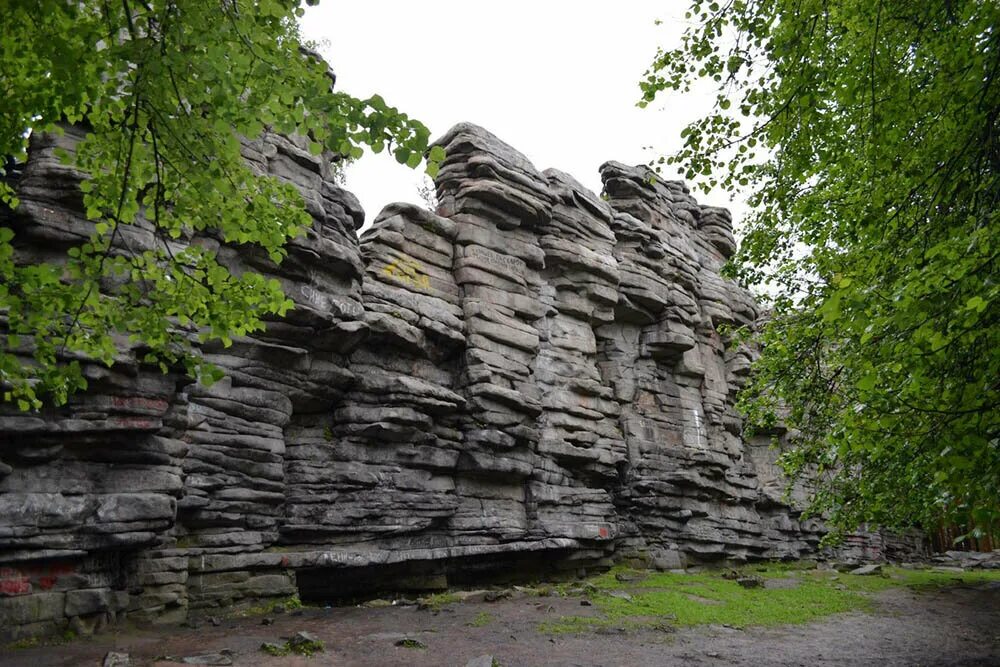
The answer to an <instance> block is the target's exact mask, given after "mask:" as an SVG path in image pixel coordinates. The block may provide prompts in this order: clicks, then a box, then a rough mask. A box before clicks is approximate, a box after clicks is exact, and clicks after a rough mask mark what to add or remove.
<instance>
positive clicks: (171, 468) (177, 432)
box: [0, 124, 821, 638]
mask: <svg viewBox="0 0 1000 667" xmlns="http://www.w3.org/2000/svg"><path fill="white" fill-rule="evenodd" d="M78 139H79V136H77V135H76V134H75V132H74V131H73V130H72V128H71V129H70V131H69V132H68V133H67V134H66V135H65V136H63V137H58V138H57V137H49V136H47V137H40V138H36V139H35V140H34V141H33V145H32V151H31V154H30V159H29V161H28V163H27V164H26V165H25V166H24V168H23V170H22V171H21V172H19V175H18V177H17V179H16V187H17V191H18V196H19V198H20V200H21V202H22V205H21V207H20V208H19V209H18V210H17V212H16V213H12V212H6V213H0V224H4V225H7V226H11V227H13V228H14V230H15V232H16V234H17V236H16V243H17V253H18V258H19V260H20V261H26V262H27V261H40V260H54V259H56V258H58V257H59V256H60V255H61V254H63V253H65V250H66V248H68V247H70V246H71V245H74V244H77V243H80V242H82V241H83V240H85V239H86V238H87V237H88V236H89V235H90V233H92V231H93V228H92V226H91V223H89V222H88V221H86V219H85V218H84V217H83V215H82V213H81V210H82V206H81V200H80V195H79V190H78V183H79V175H78V174H76V173H74V172H72V171H70V170H68V169H67V168H66V167H64V166H62V165H61V163H60V162H59V161H58V160H57V159H56V158H55V157H54V154H53V151H54V149H55V148H56V147H57V146H62V147H64V148H66V149H68V150H72V148H73V146H74V145H75V143H76V141H78ZM438 143H439V144H440V145H442V146H443V147H444V148H445V149H446V151H447V159H446V160H445V162H444V164H443V166H442V169H441V171H440V173H439V175H438V178H437V179H436V186H437V194H438V199H439V202H440V205H439V207H438V210H437V211H435V212H430V211H426V210H422V209H420V208H418V207H415V206H411V205H408V204H393V205H390V206H388V207H386V208H385V209H384V210H383V211H382V212H381V214H380V215H379V216H378V218H377V219H376V221H375V223H374V225H373V226H372V227H371V228H370V229H368V230H367V231H366V232H365V233H364V234H363V235H362V236H361V238H360V240H359V239H358V237H357V232H356V230H357V229H359V228H360V226H361V223H362V222H363V219H364V215H363V212H362V210H361V208H360V206H359V204H358V202H357V200H356V199H355V198H354V196H353V195H351V194H350V193H349V192H347V191H345V190H343V189H341V188H340V187H338V186H337V185H336V184H335V180H334V179H333V178H332V176H331V173H330V171H329V169H330V168H329V162H328V160H326V159H322V158H317V157H314V156H312V155H310V154H309V153H308V152H307V151H304V150H302V148H301V146H299V145H298V144H297V143H296V142H295V141H291V140H288V139H284V138H280V137H273V136H269V137H265V138H264V139H261V140H259V141H257V142H253V143H250V144H247V145H246V146H245V151H244V152H245V155H246V157H247V159H248V160H249V161H250V162H251V164H253V165H254V166H255V168H256V169H258V170H259V171H260V172H261V173H266V174H271V175H274V176H277V177H278V178H281V179H285V180H288V181H290V182H292V183H294V184H295V185H296V186H297V187H298V188H299V189H300V190H301V191H302V193H303V195H304V197H305V201H306V204H307V207H308V210H309V212H310V213H311V214H312V216H313V218H314V224H313V227H312V229H311V230H310V233H309V234H308V235H306V236H304V237H300V238H298V239H295V240H293V241H292V242H291V244H290V247H289V255H288V258H287V259H286V260H285V261H284V262H283V263H282V264H281V265H280V266H275V265H274V264H272V263H271V262H270V261H269V260H268V259H267V258H266V257H265V256H263V255H262V254H254V253H248V252H247V251H246V250H243V251H239V252H238V251H237V250H236V249H235V248H233V247H229V246H226V245H224V244H220V243H218V241H213V240H212V239H201V240H200V242H202V243H212V244H214V245H213V247H216V248H217V249H218V252H219V256H220V258H221V260H222V261H223V262H224V263H225V264H227V265H228V266H229V267H231V268H232V269H234V270H240V269H242V268H245V267H246V268H252V269H254V270H257V271H261V272H263V273H265V274H267V275H269V276H271V277H274V278H277V279H278V280H280V281H281V283H282V285H283V287H284V289H285V292H286V293H287V294H288V295H289V297H290V298H292V299H293V300H294V301H295V303H296V308H295V309H294V310H293V311H291V312H290V313H289V314H288V316H287V317H286V318H284V319H281V320H279V321H273V322H270V323H269V324H268V326H267V328H266V330H265V331H264V332H262V333H260V334H259V335H255V336H252V337H245V338H242V339H238V340H237V341H236V342H235V344H234V345H233V346H231V347H229V348H225V349H223V348H221V347H220V348H216V347H206V348H204V350H203V353H204V354H205V356H206V357H207V358H209V359H210V360H212V361H213V362H215V363H216V364H218V365H219V366H221V367H222V368H223V369H225V371H226V373H227V377H226V379H224V380H223V381H221V382H219V383H217V384H215V385H213V386H212V387H209V388H206V387H203V386H200V385H197V384H192V383H191V382H190V380H188V379H187V378H185V377H184V376H183V375H180V374H171V375H163V374H161V373H160V372H159V371H157V370H153V369H149V368H145V367H143V366H142V365H140V364H139V363H138V362H137V360H136V358H137V351H136V350H134V349H131V348H129V347H128V345H126V344H125V343H124V341H123V344H122V348H121V354H120V357H119V359H118V360H117V362H116V364H115V365H114V366H113V367H111V368H106V367H104V366H101V365H97V364H92V363H85V372H86V375H87V378H88V380H89V383H90V388H89V390H88V391H87V392H86V393H84V394H81V395H78V396H75V397H73V399H72V400H71V402H70V403H69V405H67V406H65V407H63V408H58V409H49V410H46V411H45V412H43V413H41V414H34V413H32V414H26V413H18V412H16V411H14V410H10V409H7V408H4V409H2V410H0V634H2V635H3V636H4V638H12V637H18V636H25V635H32V634H41V633H46V632H52V631H56V630H59V629H62V628H65V627H67V626H69V627H71V628H73V629H74V630H76V631H78V632H90V631H93V630H95V629H98V628H100V627H101V626H103V625H104V624H107V623H109V622H113V621H115V620H118V619H120V618H121V617H122V616H124V615H127V616H128V618H130V619H140V620H154V621H179V620H182V619H184V618H185V617H186V616H187V615H188V614H190V613H209V612H211V610H213V609H216V608H220V607H228V606H230V605H239V604H241V603H246V602H250V601H256V600H259V599H261V598H280V597H285V596H289V595H292V594H296V593H298V594H300V595H301V596H302V597H303V598H305V599H314V600H324V599H333V598H343V597H350V596H364V595H366V594H374V593H376V592H378V591H379V590H380V589H396V590H402V589H408V588H414V589H423V588H434V587H440V586H442V585H445V584H446V583H447V582H449V581H451V582H462V581H465V580H469V579H472V578H476V577H481V576H489V575H503V574H505V573H506V574H509V573H520V574H523V573H525V572H529V571H532V572H538V571H547V572H548V574H549V575H554V574H558V573H559V572H564V573H575V572H577V571H578V570H579V569H580V568H582V567H591V566H601V565H607V564H609V563H610V562H611V560H612V559H613V558H615V557H630V558H644V559H646V560H647V561H648V562H650V563H652V564H654V565H657V566H660V567H679V566H682V565H684V564H687V563H692V562H705V561H712V560H721V559H728V560H737V561H739V560H747V559H761V558H795V557H800V556H803V555H807V554H810V553H812V552H813V551H814V549H815V547H816V543H817V541H818V538H819V536H820V535H821V529H820V527H819V526H817V525H815V524H813V523H809V524H804V523H803V522H801V521H800V520H799V518H798V512H797V511H796V510H795V509H794V508H792V507H789V506H788V505H787V504H786V503H785V501H784V500H783V495H782V494H783V491H784V482H783V481H782V480H781V479H780V476H779V474H778V473H777V471H776V469H775V467H774V465H773V463H774V462H773V452H771V451H770V450H769V448H768V447H767V446H766V443H764V442H745V441H743V440H741V437H740V427H741V422H740V418H739V416H738V415H737V414H736V412H735V411H734V409H733V403H734V398H735V392H736V391H737V390H738V389H739V387H740V385H741V382H742V380H743V378H745V376H746V373H747V370H748V367H749V361H750V357H751V351H750V350H747V349H735V350H733V349H730V348H729V346H728V345H727V344H726V341H725V340H724V339H723V338H722V337H721V336H720V334H719V333H718V327H719V326H720V325H722V324H752V323H753V322H754V320H755V319H756V317H757V315H758V313H757V308H756V306H755V304H754V302H753V300H752V299H751V297H750V296H749V294H747V293H746V292H745V291H743V290H742V289H740V288H739V287H738V286H736V285H735V284H733V283H731V282H729V281H727V280H724V279H723V278H721V276H720V274H719V270H720V267H721V266H722V264H723V263H724V261H725V259H726V258H727V257H728V256H730V255H731V254H732V253H733V251H734V249H735V243H734V240H733V236H732V228H731V222H730V217H729V214H728V212H727V211H725V210H723V209H718V208H712V207H705V206H701V205H699V204H698V203H697V201H696V200H695V199H694V198H693V197H692V196H691V195H690V193H689V192H688V190H687V188H686V187H685V186H684V185H683V184H682V183H678V182H671V181H661V180H658V179H652V178H651V177H650V174H649V173H648V172H647V171H646V170H645V169H644V168H633V167H627V166H625V165H622V164H618V163H614V162H609V163H607V164H605V165H604V166H603V167H602V169H601V173H602V177H603V180H604V184H605V195H604V196H603V197H598V196H597V195H595V194H594V193H592V192H590V191H588V190H587V189H586V188H584V187H583V186H581V185H580V184H579V183H578V182H576V181H575V180H574V179H573V178H572V177H571V176H569V175H567V174H564V173H562V172H558V171H554V170H548V171H545V172H540V171H538V170H537V169H536V168H535V167H534V166H533V165H532V164H531V163H530V162H529V161H528V160H527V159H526V158H525V157H524V156H522V155H521V154H520V153H518V152H517V151H515V150H514V149H512V148H511V147H510V146H507V145H506V144H504V143H503V142H501V141H500V140H499V139H497V138H496V137H494V136H493V135H491V134H490V133H488V132H486V131H485V130H483V129H481V128H479V127H476V126H474V125H468V124H462V125H459V126H456V127H455V128H453V129H452V130H451V131H449V132H448V133H447V134H446V135H445V136H444V137H442V138H441V139H440V140H439V142H438ZM128 231H129V233H130V238H129V242H130V243H133V244H135V245H138V246H140V247H142V246H143V244H151V243H153V242H154V239H153V237H152V234H151V230H150V229H149V228H147V227H144V226H143V225H138V226H136V227H135V228H133V229H128Z"/></svg>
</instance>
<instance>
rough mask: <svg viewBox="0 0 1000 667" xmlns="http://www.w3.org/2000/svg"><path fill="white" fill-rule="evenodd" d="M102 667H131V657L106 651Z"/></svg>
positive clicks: (122, 653)
mask: <svg viewBox="0 0 1000 667" xmlns="http://www.w3.org/2000/svg"><path fill="white" fill-rule="evenodd" d="M102 665H103V667H132V656H131V655H129V654H128V653H125V652H124V651H108V653H107V655H105V656H104V662H103V663H102Z"/></svg>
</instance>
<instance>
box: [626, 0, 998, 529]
mask: <svg viewBox="0 0 1000 667" xmlns="http://www.w3.org/2000/svg"><path fill="white" fill-rule="evenodd" d="M688 18H689V19H690V20H691V21H692V23H691V26H690V27H689V28H688V29H687V30H686V32H685V34H684V37H683V41H682V43H681V45H680V46H679V47H678V48H676V49H672V50H664V51H660V52H659V54H658V55H657V57H656V59H655V61H654V63H653V65H652V67H651V68H650V70H649V71H648V72H647V73H646V76H645V78H644V80H643V81H642V82H641V88H642V92H643V99H642V102H640V105H645V104H647V103H649V102H651V101H652V100H654V99H655V98H656V97H657V95H659V94H660V93H661V92H662V91H665V90H673V91H680V92H685V91H688V90H690V89H691V86H692V84H693V83H695V82H696V81H699V80H704V79H708V80H709V81H714V82H715V85H716V86H717V92H718V95H717V97H716V101H715V108H714V110H713V112H712V113H711V114H709V115H708V116H707V117H704V118H702V119H700V120H698V121H696V122H694V123H692V124H691V125H690V126H688V127H687V128H686V129H685V130H684V131H683V132H682V136H683V139H684V146H683V148H682V149H681V150H680V151H679V152H678V153H677V154H675V155H672V156H670V157H666V158H663V159H661V162H660V163H661V164H676V165H683V169H682V170H681V171H682V173H684V174H686V176H687V177H688V178H695V179H698V180H699V181H700V182H701V183H702V184H703V185H704V186H707V187H714V186H719V187H722V188H724V189H726V190H729V191H731V192H734V193H735V192H737V191H748V192H749V203H750V205H751V207H752V209H753V214H752V216H751V217H750V219H749V220H748V221H747V223H746V229H745V237H744V241H743V244H742V248H741V250H740V252H739V254H738V256H737V257H736V260H735V262H734V264H733V266H732V267H731V272H732V274H733V275H734V276H735V277H738V278H739V279H741V280H742V281H744V282H745V283H747V284H749V285H752V286H756V287H758V288H760V287H767V289H766V290H765V291H766V293H767V294H768V295H769V298H770V307H771V313H770V317H769V321H768V322H767V323H766V324H765V325H764V326H763V327H762V330H761V332H760V337H759V342H760V345H761V346H762V356H761V358H760V360H759V361H758V362H757V364H756V367H755V368H756V372H755V374H754V376H753V378H752V380H751V382H750V384H749V386H748V387H747V389H746V391H745V392H744V393H743V394H742V398H741V407H742V408H743V409H744V411H745V412H746V413H747V414H748V416H749V420H748V422H749V424H750V426H751V428H754V427H755V428H757V429H760V428H765V429H771V428H774V427H775V425H776V424H777V422H778V421H779V419H780V420H782V421H783V422H784V423H785V424H786V425H787V427H788V428H789V429H790V433H791V434H793V436H794V437H793V442H794V443H795V444H794V447H793V448H792V450H791V451H789V452H788V453H787V454H786V455H785V456H784V463H785V464H786V467H787V469H788V470H789V471H790V472H792V473H793V474H796V475H803V474H807V473H808V476H810V477H812V476H815V479H816V482H817V484H818V493H817V496H816V504H815V507H814V509H816V510H820V511H826V512H829V513H830V516H831V518H832V520H833V521H834V522H835V523H836V524H837V525H838V526H839V527H841V528H845V529H853V528H855V527H856V526H857V525H858V524H860V523H862V522H865V521H868V522H874V523H876V524H881V525H886V526H906V525H912V524H914V523H921V522H922V523H924V524H925V525H930V524H932V523H933V522H936V521H938V520H948V521H958V522H961V523H963V524H964V525H966V526H968V527H969V528H972V529H974V532H975V531H982V530H989V529H992V530H996V528H997V525H998V522H1000V442H998V438H1000V322H998V320H1000V280H998V273H997V261H998V253H1000V224H998V223H1000V206H998V203H1000V180H998V167H1000V122H998V113H1000V4H998V3H996V2H992V1H988V0H898V1H893V2H886V1H885V0H794V1H793V0H730V1H728V2H721V1H710V2H705V1H703V0H695V1H694V2H692V4H691V8H690V11H689V13H688Z"/></svg>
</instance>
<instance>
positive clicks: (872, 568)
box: [851, 563, 882, 576]
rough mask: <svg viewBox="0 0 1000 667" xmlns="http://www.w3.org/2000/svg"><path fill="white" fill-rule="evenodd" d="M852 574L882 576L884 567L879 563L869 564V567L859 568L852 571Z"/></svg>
mask: <svg viewBox="0 0 1000 667" xmlns="http://www.w3.org/2000/svg"><path fill="white" fill-rule="evenodd" d="M851 574H857V575H862V576H868V575H872V574H882V566H881V565H879V564H878V563H869V564H868V565H862V566H861V567H859V568H856V569H854V570H851Z"/></svg>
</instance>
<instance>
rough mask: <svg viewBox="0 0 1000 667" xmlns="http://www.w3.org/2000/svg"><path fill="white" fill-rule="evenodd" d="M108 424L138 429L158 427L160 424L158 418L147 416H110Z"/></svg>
mask: <svg viewBox="0 0 1000 667" xmlns="http://www.w3.org/2000/svg"><path fill="white" fill-rule="evenodd" d="M108 425H109V426H113V427H115V428H128V429H139V430H144V431H146V430H154V429H158V428H160V425H161V424H160V422H159V420H153V419H149V418H147V417H111V418H109V419H108Z"/></svg>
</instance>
